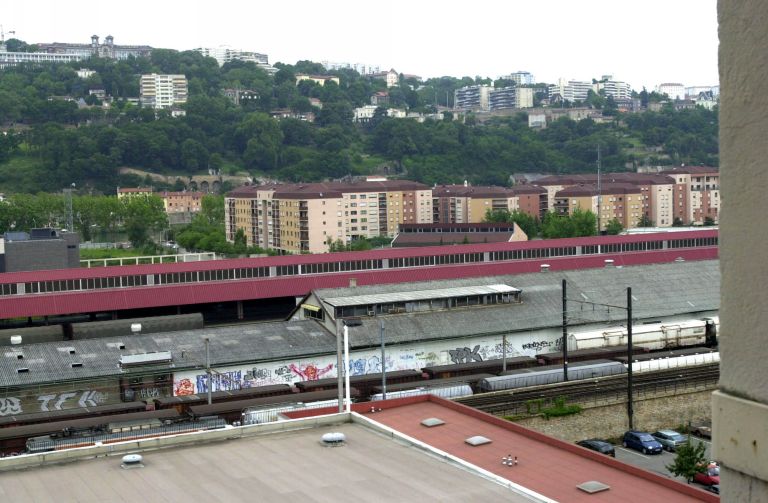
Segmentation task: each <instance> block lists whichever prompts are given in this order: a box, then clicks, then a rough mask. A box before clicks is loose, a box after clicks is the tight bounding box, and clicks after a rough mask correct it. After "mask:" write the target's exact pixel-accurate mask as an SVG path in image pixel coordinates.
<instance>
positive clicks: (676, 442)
mask: <svg viewBox="0 0 768 503" xmlns="http://www.w3.org/2000/svg"><path fill="white" fill-rule="evenodd" d="M651 436H652V437H653V438H655V439H656V440H657V441H658V442H659V443H660V444H661V446H662V447H663V448H664V450H666V451H669V452H673V451H676V450H677V448H678V447H679V446H681V445H683V444H685V443H686V442H688V437H686V436H685V435H681V434H680V433H678V432H676V431H674V430H659V431H657V432H656V433H651Z"/></svg>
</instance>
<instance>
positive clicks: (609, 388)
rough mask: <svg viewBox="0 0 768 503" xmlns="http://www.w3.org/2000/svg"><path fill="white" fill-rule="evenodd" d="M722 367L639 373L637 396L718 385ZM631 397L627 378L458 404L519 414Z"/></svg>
mask: <svg viewBox="0 0 768 503" xmlns="http://www.w3.org/2000/svg"><path fill="white" fill-rule="evenodd" d="M719 377H720V367H719V365H718V364H716V363H715V364H707V365H697V366H692V367H681V368H677V369H670V370H663V371H657V372H642V373H635V374H634V375H633V379H632V381H633V382H632V390H633V394H634V395H635V396H636V397H637V396H642V395H644V394H648V393H660V392H673V391H677V390H683V389H691V388H695V387H705V388H706V387H707V386H709V385H715V384H717V381H718V379H719ZM626 396H627V375H626V374H623V375H619V376H609V377H600V378H596V379H583V380H580V381H571V382H568V383H558V384H550V385H543V386H535V387H527V388H521V389H514V390H510V391H497V392H492V393H483V394H479V395H473V396H468V397H464V398H459V399H457V400H456V401H457V402H459V403H462V404H464V405H468V406H470V407H474V408H476V409H478V410H482V411H483V412H488V413H491V414H496V415H515V414H522V413H527V412H530V408H531V403H532V402H533V401H535V402H538V403H541V404H544V405H549V404H550V403H552V402H553V400H554V399H555V398H558V397H565V399H566V402H567V403H569V404H589V403H595V402H598V401H612V400H615V401H621V400H626Z"/></svg>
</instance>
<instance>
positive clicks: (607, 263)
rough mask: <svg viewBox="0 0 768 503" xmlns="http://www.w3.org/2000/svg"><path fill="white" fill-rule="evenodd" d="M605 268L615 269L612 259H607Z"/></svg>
mask: <svg viewBox="0 0 768 503" xmlns="http://www.w3.org/2000/svg"><path fill="white" fill-rule="evenodd" d="M605 267H613V259H612V258H607V259H605Z"/></svg>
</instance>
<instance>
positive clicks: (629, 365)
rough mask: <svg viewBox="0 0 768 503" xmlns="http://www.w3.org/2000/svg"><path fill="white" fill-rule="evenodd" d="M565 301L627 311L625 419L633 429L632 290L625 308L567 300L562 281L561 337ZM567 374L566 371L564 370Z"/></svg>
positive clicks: (564, 317)
mask: <svg viewBox="0 0 768 503" xmlns="http://www.w3.org/2000/svg"><path fill="white" fill-rule="evenodd" d="M566 300H570V301H571V302H578V303H579V304H587V305H591V306H593V307H595V306H597V307H607V308H609V309H610V308H613V309H624V310H626V311H627V418H628V420H629V429H630V430H632V429H634V425H635V423H634V415H635V410H634V397H633V391H632V363H633V362H632V361H633V360H634V356H633V351H632V288H631V287H627V304H626V306H617V305H614V304H603V303H599V302H590V301H587V300H583V299H567V298H566V296H565V280H563V335H564V336H565V333H566V325H565V323H566V311H565V303H566ZM566 355H567V353H566V351H563V366H564V367H565V366H566V365H567V364H566V363H565V357H566ZM566 372H567V370H566Z"/></svg>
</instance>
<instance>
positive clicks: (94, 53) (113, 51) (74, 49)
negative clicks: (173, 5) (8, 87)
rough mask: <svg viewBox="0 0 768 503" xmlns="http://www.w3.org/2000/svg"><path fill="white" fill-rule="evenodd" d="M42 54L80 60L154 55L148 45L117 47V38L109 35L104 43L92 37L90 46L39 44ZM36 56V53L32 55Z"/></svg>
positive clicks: (56, 43) (55, 43)
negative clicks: (59, 55)
mask: <svg viewBox="0 0 768 503" xmlns="http://www.w3.org/2000/svg"><path fill="white" fill-rule="evenodd" d="M35 45H37V47H39V48H40V52H42V53H47V54H61V55H69V56H76V57H78V59H87V58H90V57H99V58H107V59H128V58H129V57H131V56H133V57H135V58H146V57H149V55H150V54H151V53H152V47H150V46H148V45H115V38H114V37H113V36H112V35H107V36H106V37H105V38H104V43H103V44H102V43H99V36H98V35H92V36H91V43H90V44H71V43H60V42H53V43H38V44H35ZM30 54H36V53H30Z"/></svg>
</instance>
